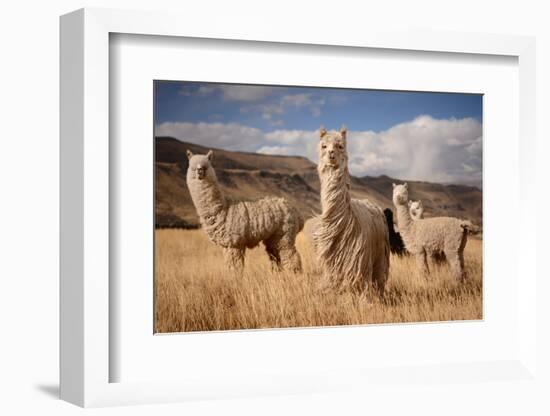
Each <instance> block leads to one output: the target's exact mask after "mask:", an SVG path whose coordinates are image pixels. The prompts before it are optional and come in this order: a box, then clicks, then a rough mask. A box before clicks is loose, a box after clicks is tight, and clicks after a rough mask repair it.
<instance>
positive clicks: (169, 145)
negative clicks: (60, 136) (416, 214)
mask: <svg viewBox="0 0 550 416" xmlns="http://www.w3.org/2000/svg"><path fill="white" fill-rule="evenodd" d="M187 149H189V150H191V151H192V152H193V153H203V154H204V153H206V152H207V151H208V150H209V149H210V148H206V147H203V146H200V145H197V144H194V143H185V142H182V141H179V140H177V139H174V138H171V137H157V138H156V142H155V185H156V187H155V215H156V221H155V222H156V226H157V227H184V228H195V227H197V226H198V225H199V220H198V217H197V213H196V211H195V207H194V206H193V202H192V201H191V196H190V195H189V191H188V190H187V184H186V183H185V176H186V172H187V167H188V161H187V155H186V150H187ZM212 150H214V159H213V162H212V164H213V166H214V168H215V169H216V175H217V177H218V180H219V182H220V185H221V188H222V190H223V191H224V192H225V194H226V195H227V196H228V197H230V198H232V199H240V200H242V199H246V200H253V199H257V198H260V197H263V196H268V195H269V196H283V197H286V198H288V199H289V200H290V201H292V203H294V204H295V205H296V206H297V207H298V208H299V209H300V211H301V212H302V213H303V214H304V215H305V216H306V217H309V216H311V215H313V214H314V213H318V212H320V204H319V177H318V176H317V166H316V165H315V164H314V163H312V162H311V161H310V160H308V159H306V158H304V157H300V156H277V155H263V154H258V153H248V152H234V151H228V150H223V149H215V148H213V149H212ZM402 182H403V180H400V179H394V178H390V177H388V176H384V175H383V176H378V177H370V176H364V177H360V178H359V177H352V181H351V191H352V195H353V197H355V198H368V199H370V200H371V201H373V202H375V203H377V204H378V205H379V206H380V207H381V208H392V209H393V203H392V200H391V197H392V183H402ZM407 182H408V183H409V197H410V199H412V200H417V199H421V200H422V202H423V204H424V207H425V214H424V215H425V217H432V216H444V215H445V216H452V217H458V218H465V219H469V220H470V221H473V222H474V223H475V224H479V225H481V224H482V192H481V190H480V189H478V188H476V187H473V186H465V185H443V184H438V183H430V182H419V181H407Z"/></svg>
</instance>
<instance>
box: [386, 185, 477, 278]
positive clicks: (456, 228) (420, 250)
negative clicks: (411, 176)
mask: <svg viewBox="0 0 550 416" xmlns="http://www.w3.org/2000/svg"><path fill="white" fill-rule="evenodd" d="M408 196H409V195H408V186H407V184H406V183H405V184H403V185H396V184H393V203H394V205H395V208H396V210H397V224H398V226H399V232H400V233H401V236H402V237H403V241H404V242H405V247H406V248H407V250H408V251H409V252H410V253H411V254H412V255H414V256H415V257H416V261H417V265H418V268H419V270H420V271H421V272H422V273H423V274H424V275H426V276H427V275H428V274H429V269H428V262H427V259H428V258H437V257H438V256H441V255H442V254H443V255H444V256H445V259H446V260H447V262H448V263H449V265H450V266H451V270H452V273H453V275H454V277H455V278H456V279H457V280H463V279H464V277H465V274H464V247H465V246H466V241H467V235H468V229H469V228H470V227H471V226H472V223H471V222H470V221H465V220H459V219H458V218H451V217H437V218H426V219H418V220H413V219H412V217H411V215H410V212H409V209H408V206H407V201H408Z"/></svg>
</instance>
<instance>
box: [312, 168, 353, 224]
mask: <svg viewBox="0 0 550 416" xmlns="http://www.w3.org/2000/svg"><path fill="white" fill-rule="evenodd" d="M319 176H320V180H321V208H322V214H321V217H322V218H323V219H324V220H327V219H330V221H331V222H336V221H337V220H338V219H339V218H344V217H346V216H347V215H348V213H349V209H350V201H351V195H350V177H349V173H348V169H347V167H346V168H345V169H342V170H334V169H330V168H325V169H323V168H320V169H319ZM342 225H344V224H342Z"/></svg>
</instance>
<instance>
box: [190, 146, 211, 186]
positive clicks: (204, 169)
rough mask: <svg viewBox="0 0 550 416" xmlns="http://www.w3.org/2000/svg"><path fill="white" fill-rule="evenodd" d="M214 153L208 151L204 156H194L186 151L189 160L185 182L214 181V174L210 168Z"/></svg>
mask: <svg viewBox="0 0 550 416" xmlns="http://www.w3.org/2000/svg"><path fill="white" fill-rule="evenodd" d="M213 155H214V153H213V152H212V150H210V151H209V152H208V153H207V154H205V155H194V154H193V152H191V150H187V158H188V159H189V168H188V169H187V180H188V181H189V180H193V181H204V180H209V181H212V180H216V173H215V172H214V168H213V167H212V163H211V162H212V156H213Z"/></svg>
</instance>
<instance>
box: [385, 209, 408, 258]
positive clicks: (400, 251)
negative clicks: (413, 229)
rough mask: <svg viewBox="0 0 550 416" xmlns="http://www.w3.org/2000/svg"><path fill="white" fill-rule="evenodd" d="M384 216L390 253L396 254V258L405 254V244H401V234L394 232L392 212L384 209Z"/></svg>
mask: <svg viewBox="0 0 550 416" xmlns="http://www.w3.org/2000/svg"><path fill="white" fill-rule="evenodd" d="M384 216H385V217H386V223H387V225H388V233H389V237H390V251H391V252H392V253H394V254H397V255H398V256H402V255H405V254H407V250H405V244H403V239H402V238H401V234H399V233H398V232H397V231H395V227H394V224H393V212H392V210H391V209H389V208H386V209H385V210H384Z"/></svg>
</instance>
